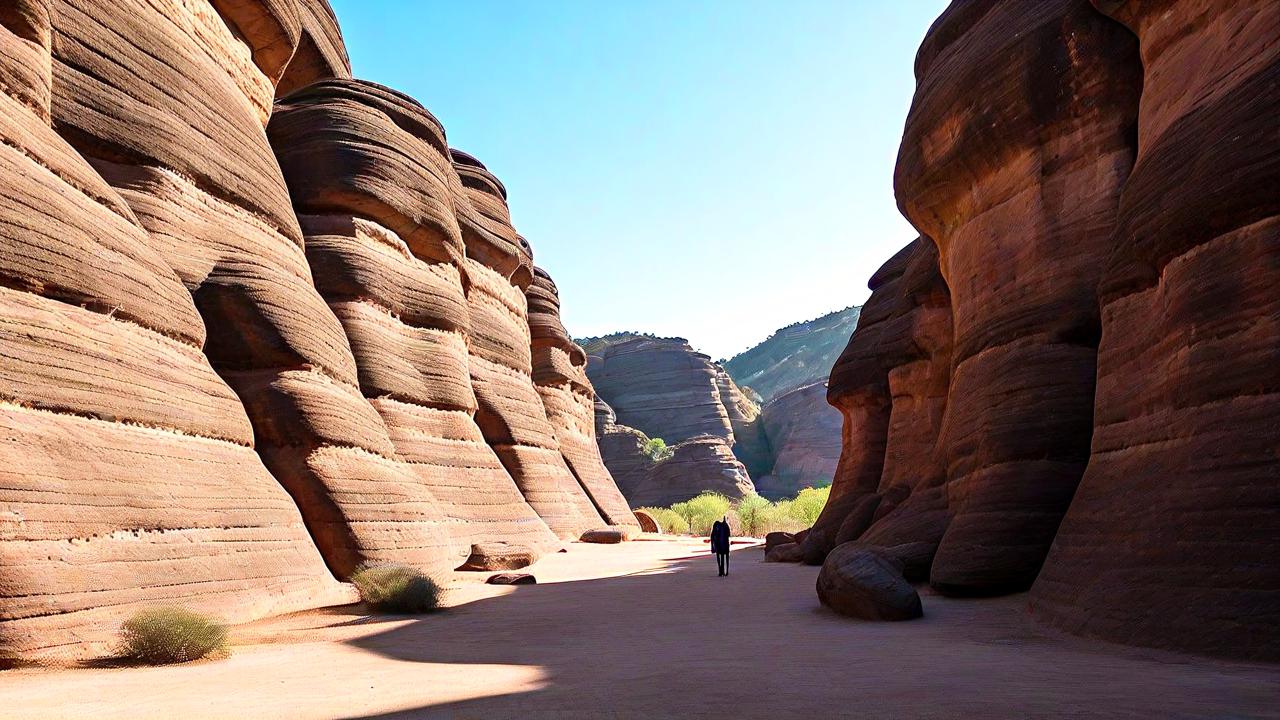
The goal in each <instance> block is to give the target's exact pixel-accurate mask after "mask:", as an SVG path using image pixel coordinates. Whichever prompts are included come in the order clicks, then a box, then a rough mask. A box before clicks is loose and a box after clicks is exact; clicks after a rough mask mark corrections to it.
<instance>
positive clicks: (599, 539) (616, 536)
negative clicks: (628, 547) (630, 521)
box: [578, 527, 631, 545]
mask: <svg viewBox="0 0 1280 720" xmlns="http://www.w3.org/2000/svg"><path fill="white" fill-rule="evenodd" d="M578 539H579V540H581V541H582V542H585V543H600V544H603V545H613V544H616V543H620V542H624V541H626V540H630V539H631V538H630V537H629V536H628V533H627V531H626V530H625V529H623V528H617V527H607V528H597V529H595V530H588V531H586V532H584V533H582V537H580V538H578Z"/></svg>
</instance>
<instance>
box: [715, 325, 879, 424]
mask: <svg viewBox="0 0 1280 720" xmlns="http://www.w3.org/2000/svg"><path fill="white" fill-rule="evenodd" d="M860 310H861V308H859V307H858V306H856V305H855V306H851V307H847V308H845V309H843V310H837V311H835V312H832V313H827V314H826V315H823V316H822V317H820V318H815V319H813V320H808V321H805V322H798V323H794V324H792V325H788V326H786V327H784V328H779V329H778V330H776V331H775V332H774V333H773V334H772V335H770V336H769V337H768V338H767V339H765V341H764V342H762V343H760V344H758V345H756V346H754V347H752V348H749V349H747V350H744V351H742V352H740V353H738V354H737V355H734V356H733V357H731V358H729V359H728V360H726V361H725V362H724V369H725V370H726V371H728V373H729V374H730V375H731V376H733V379H734V381H735V382H737V383H738V384H739V385H743V386H746V387H749V388H751V390H753V391H754V392H756V393H758V398H759V399H758V402H760V403H761V404H765V403H768V402H769V401H771V400H773V399H774V398H775V397H778V396H781V395H784V394H786V393H788V392H790V391H792V390H795V389H797V388H802V387H807V386H809V385H812V384H814V383H816V382H824V381H825V380H826V379H827V376H829V375H830V374H831V367H832V366H833V365H835V362H836V358H838V357H839V356H840V351H841V350H843V349H844V346H845V344H846V343H848V342H849V335H850V334H852V333H853V330H854V328H856V327H857V325H858V313H859V312H860Z"/></svg>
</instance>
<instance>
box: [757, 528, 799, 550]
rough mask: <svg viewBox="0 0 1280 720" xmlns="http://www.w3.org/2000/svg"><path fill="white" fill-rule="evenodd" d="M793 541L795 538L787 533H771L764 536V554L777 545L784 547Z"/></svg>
mask: <svg viewBox="0 0 1280 720" xmlns="http://www.w3.org/2000/svg"><path fill="white" fill-rule="evenodd" d="M795 541H796V536H795V535H793V534H791V533H789V532H781V531H775V532H771V533H769V534H767V535H765V536H764V549H765V552H768V551H770V550H772V549H774V548H775V547H777V546H779V545H785V544H787V543H793V542H795Z"/></svg>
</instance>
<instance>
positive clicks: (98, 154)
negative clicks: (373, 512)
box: [0, 2, 349, 659]
mask: <svg viewBox="0 0 1280 720" xmlns="http://www.w3.org/2000/svg"><path fill="white" fill-rule="evenodd" d="M93 5H94V4H92V3H54V4H52V5H50V4H49V3H46V2H20V3H18V5H17V6H15V7H13V8H11V11H9V12H5V13H2V14H0V20H2V22H3V29H2V30H0V38H3V40H2V41H0V47H2V48H3V51H2V52H0V66H3V68H4V69H3V72H4V74H5V76H6V81H5V83H4V84H5V86H6V91H5V92H4V93H3V94H0V103H3V104H4V105H5V108H4V111H3V112H0V132H3V134H4V136H5V139H4V142H3V143H2V144H0V163H2V164H0V173H3V175H4V177H5V182H4V188H5V189H4V190H3V195H4V200H5V201H4V202H3V203H0V240H2V241H3V251H2V252H0V275H2V276H3V280H4V282H3V286H4V287H3V289H0V305H2V306H3V310H0V355H2V356H3V360H2V361H0V377H2V378H3V380H2V381H0V393H3V397H2V398H0V405H2V406H0V422H2V423H3V424H4V425H5V426H6V428H7V432H5V437H6V441H5V443H4V444H3V448H4V451H3V452H4V456H5V459H6V462H5V463H4V470H3V471H0V549H2V550H3V552H2V553H0V588H2V590H0V655H3V656H7V657H15V656H16V657H21V658H26V659H38V658H49V657H54V658H57V657H73V656H77V655H82V654H84V653H88V652H105V651H109V650H110V649H111V644H112V643H113V642H114V640H115V632H116V630H117V628H118V623H119V621H120V620H121V619H123V618H124V617H126V616H127V615H128V614H129V613H131V612H133V611H134V610H136V609H138V608H139V607H140V605H141V604H142V603H182V604H186V605H191V606H193V607H195V608H198V609H200V610H205V611H211V612H217V613H219V614H221V615H222V616H224V617H226V618H227V619H229V620H232V621H240V620H245V619H249V618H252V617H255V616H259V615H262V614H266V613H271V612H284V611H291V610H297V609H302V608H306V607H311V606H315V605H318V604H326V603H333V602H341V601H344V600H346V599H348V598H349V595H348V593H347V592H346V591H345V590H343V589H342V588H340V586H338V585H337V584H336V583H335V582H334V581H333V579H332V577H331V576H330V574H329V572H328V570H326V569H325V567H324V564H323V562H322V560H321V557H320V555H319V553H317V552H316V549H315V546H314V545H313V544H312V542H311V540H310V538H308V536H307V533H306V531H305V529H304V528H303V524H302V518H301V517H300V515H299V513H298V509H297V507H296V506H295V505H294V504H293V503H292V502H291V501H290V499H289V496H288V495H287V494H286V493H285V492H284V491H283V490H282V489H281V488H280V486H279V484H277V482H276V480H275V479H273V478H272V477H271V475H270V474H268V472H267V469H266V468H265V467H263V464H262V461H261V460H260V459H259V456H258V455H257V454H255V453H254V451H253V445H254V436H255V430H256V428H255V427H254V426H252V425H251V424H250V418H249V417H248V416H247V415H246V412H245V407H244V406H243V405H241V401H240V399H239V398H238V397H237V394H236V393H235V392H233V391H232V388H231V387H228V385H227V383H226V382H225V381H224V379H223V378H220V377H219V376H218V374H217V373H215V372H214V367H212V366H211V365H210V361H211V360H213V362H214V364H215V365H216V364H217V363H218V358H217V357H216V355H215V352H212V351H211V352H209V353H208V357H206V354H205V353H202V352H201V348H202V347H205V348H207V349H214V348H218V347H220V339H219V337H218V335H217V334H216V333H214V332H209V333H206V327H205V323H204V322H203V321H202V318H201V313H200V312H198V311H197V307H199V306H200V305H201V304H202V302H201V301H202V300H204V299H205V297H207V295H206V296H201V295H199V294H198V293H197V294H196V297H195V298H194V302H193V296H192V295H193V293H192V292H189V291H190V290H194V289H195V288H196V286H197V285H198V284H199V283H197V282H193V280H194V277H193V276H194V275H195V271H194V268H195V266H197V265H202V266H203V269H204V273H205V274H206V275H208V274H212V272H213V267H214V266H215V265H216V264H217V262H218V260H217V256H218V252H219V250H225V249H226V248H225V246H223V247H220V248H214V247H209V246H204V245H202V243H201V242H200V240H201V239H203V238H205V237H208V236H210V235H216V236H222V237H223V242H226V236H229V235H232V234H233V232H232V231H233V230H234V231H239V232H241V233H242V235H241V237H244V238H246V239H248V241H249V242H253V241H255V240H257V239H259V238H262V237H263V236H264V235H269V234H270V233H273V232H276V230H275V229H274V228H271V226H270V224H269V223H268V222H265V221H263V220H261V219H260V218H261V217H263V216H265V215H268V214H270V210H271V209H274V208H268V207H266V206H259V207H256V208H255V211H257V212H248V211H245V209H244V207H243V206H242V205H240V204H238V203H237V202H236V200H235V199H236V198H237V192H234V191H230V190H228V191H226V192H224V191H223V190H224V188H223V186H222V185H221V184H220V182H219V181H221V180H229V179H230V176H231V175H232V174H233V171H232V168H233V167H238V166H239V165H238V162H237V159H244V158H246V157H247V156H252V155H253V152H252V150H251V149H252V148H259V149H265V148H266V145H265V138H264V136H263V135H262V126H261V119H260V118H261V116H260V114H259V112H260V110H261V109H262V108H263V107H266V108H269V107H270V96H271V86H270V81H269V80H268V78H267V77H266V75H265V73H264V72H263V71H262V70H261V69H259V68H258V66H257V65H255V64H254V62H253V57H252V54H251V52H250V49H249V46H248V45H246V44H245V42H247V41H246V40H241V39H238V38H237V37H236V36H235V35H234V34H233V33H232V32H231V31H230V30H229V29H228V27H227V26H226V25H225V24H224V23H223V21H222V20H221V19H219V16H218V15H217V14H216V13H214V12H213V11H212V9H209V8H205V9H204V11H203V12H198V11H196V10H193V9H192V8H190V7H186V6H180V5H176V4H175V5H174V6H173V7H168V8H150V7H149V8H148V9H146V10H144V9H142V8H127V9H126V8H122V7H117V6H110V7H107V6H93ZM90 18H92V21H90ZM51 21H52V23H53V24H52V25H51V24H50V23H51ZM161 44H163V45H164V46H166V47H170V48H171V49H172V54H171V55H172V56H171V57H168V58H166V59H167V61H168V62H167V63H160V62H159V61H158V60H156V59H155V58H153V57H151V56H150V55H148V53H147V52H146V50H147V48H148V47H150V48H154V47H159V46H160V45H161ZM108 46H110V47H111V48H112V49H111V51H110V52H106V51H105V48H107V47H108ZM51 48H52V49H54V50H55V51H56V57H55V58H52V60H51V56H50V50H51ZM104 54H105V55H106V56H109V57H110V58H111V60H110V61H107V60H105V59H104V57H103V56H104ZM170 73H187V74H188V77H189V78H193V79H197V80H198V79H200V78H206V75H207V76H208V77H207V78H206V79H207V82H205V83H203V84H200V83H198V82H188V83H187V85H188V87H185V88H184V89H183V90H182V92H183V93H194V94H200V95H203V96H204V97H205V98H206V99H207V100H208V101H209V102H217V103H220V104H221V107H220V113H221V116H222V117H223V118H225V119H226V120H227V121H228V122H238V123H242V124H241V125H240V126H239V133H238V134H236V133H229V132H223V133H222V134H221V135H220V137H221V138H222V139H224V140H226V141H227V146H226V148H224V153H223V154H222V155H221V156H220V157H219V158H218V159H217V160H216V161H214V160H210V161H209V166H208V167H209V170H210V172H209V173H208V174H206V175H205V176H203V178H202V180H203V181H204V182H205V183H206V184H205V187H209V188H215V187H216V188H219V191H218V197H217V198H215V197H213V196H212V195H209V194H207V193H206V192H205V191H204V190H201V189H199V188H198V187H196V186H195V185H194V184H193V183H192V181H191V180H190V179H189V178H191V177H193V176H194V175H195V174H196V173H194V172H187V171H189V170H190V169H191V167H192V166H195V165H199V164H200V163H202V162H203V161H204V160H206V159H207V158H206V157H205V156H204V154H205V153H208V154H210V155H212V154H213V152H212V150H213V148H212V146H211V145H210V144H209V141H208V139H207V138H206V139H205V142H204V144H203V145H202V144H201V143H200V142H196V141H195V140H194V137H193V136H194V134H195V132H194V131H192V130H191V128H193V126H196V125H199V122H198V121H197V120H195V119H194V118H191V117H185V116H183V114H184V113H187V112H190V113H192V114H198V113H199V112H200V110H201V109H202V108H203V107H205V106H204V105H203V104H201V103H199V102H193V101H192V100H191V98H189V97H184V98H181V99H178V98H174V97H172V96H169V95H164V94H163V93H161V91H160V90H158V89H157V88H159V87H163V86H165V82H164V81H165V80H166V79H169V78H170V75H169V74H170ZM139 77H141V78H143V80H142V82H139V80H138V78H139ZM153 80H154V84H152V82H151V81H153ZM142 103H145V106H144V105H143V104H142ZM139 108H141V112H142V115H141V116H139V115H136V114H134V110H135V109H139ZM113 113H114V115H113ZM51 118H52V119H53V120H54V121H55V122H56V123H57V127H58V128H59V129H60V130H61V131H63V132H64V133H65V134H66V135H67V136H69V137H70V138H71V139H72V140H73V141H74V143H75V146H76V149H73V147H72V146H71V145H69V144H68V143H67V142H65V141H64V139H63V138H61V137H59V136H58V135H57V134H55V133H54V131H53V130H52V129H51V127H50V120H51ZM182 128H186V129H187V130H188V131H190V132H191V133H192V134H191V135H188V136H186V139H191V140H192V142H191V144H190V145H189V146H184V147H179V146H178V143H180V142H181V139H182V138H180V137H179V136H180V135H181V134H182V133H181V129H182ZM126 129H127V132H126ZM205 129H208V130H209V131H210V132H211V133H213V134H214V135H215V136H217V135H218V133H219V132H221V131H223V130H225V127H221V126H219V127H217V128H205ZM233 135H234V136H235V137H236V141H233V140H232V137H233ZM255 138H256V140H255ZM144 148H154V152H150V153H146V154H145V157H147V158H148V160H147V166H146V169H145V170H144V169H143V168H141V167H140V166H135V165H133V164H131V163H126V162H116V161H124V160H125V159H126V157H142V156H144V152H145V151H144ZM85 156H88V157H89V160H90V161H92V162H93V163H94V165H91V164H90V162H89V161H87V160H86V158H85ZM266 157H267V158H268V159H269V158H270V151H269V150H267V151H266ZM268 164H269V165H271V166H274V163H273V162H271V163H268ZM173 165H181V166H183V169H184V172H183V173H182V174H181V175H179V174H178V173H177V172H175V171H174V170H173V169H172V166H173ZM215 165H220V167H214V166H215ZM95 166H96V167H95ZM243 170H244V175H243V176H242V179H243V180H244V181H245V182H246V183H248V182H251V180H250V178H252V179H253V180H257V181H261V182H262V183H263V185H262V187H261V188H260V189H261V193H255V194H256V195H257V198H258V199H261V200H269V199H270V197H271V196H272V195H273V193H274V191H275V189H276V188H274V187H273V186H272V185H271V183H270V174H269V173H266V172H265V171H264V169H263V165H262V164H261V163H257V162H256V161H246V167H244V168H243ZM223 171H225V172H226V174H222V173H223ZM260 171H261V172H260ZM100 172H102V173H106V174H108V177H109V179H110V180H111V183H110V184H109V183H108V182H107V181H106V180H104V179H103V177H102V174H100ZM112 185H115V187H113V186H112ZM236 189H237V190H244V191H245V194H249V193H248V186H247V185H244V186H239V187H237V188H236ZM192 203H194V204H196V205H198V206H199V207H200V208H202V209H203V210H204V211H206V212H207V213H209V214H208V215H200V214H195V213H191V212H190V204H192ZM259 213H260V214H259ZM280 217H281V219H282V221H283V220H286V219H287V217H285V216H280ZM175 226H183V227H185V231H184V233H183V238H184V239H182V240H181V241H180V242H179V241H177V240H175V237H174V235H175V234H176V233H175V232H174V228H175ZM275 240H278V241H279V243H278V247H277V245H276V243H275V242H274V241H275ZM292 240H294V241H296V237H294V238H292ZM263 244H264V247H262V248H261V253H260V254H261V259H262V261H263V262H264V264H267V265H270V264H271V263H273V262H275V258H276V257H277V255H275V254H273V253H275V252H279V253H280V254H281V255H282V256H283V258H285V262H291V261H295V260H301V250H300V249H299V248H298V246H297V244H296V242H291V239H290V238H288V237H285V236H283V235H280V234H279V233H278V232H276V234H275V235H272V236H271V237H270V239H269V240H265V241H264V243H263ZM228 252H230V251H229V250H228ZM179 257H184V258H185V262H183V263H178V262H177V258H179ZM299 269H301V271H302V272H303V273H304V275H303V278H305V263H302V262H297V263H296V264H293V265H291V266H290V267H289V270H290V271H292V272H295V273H296V272H298V270H299ZM184 282H185V283H188V284H187V286H186V287H184ZM299 284H300V285H301V287H302V288H304V289H309V287H310V286H309V284H307V283H305V280H304V281H303V282H301V283H299ZM219 369H222V368H219ZM232 547H234V548H236V551H235V552H228V549H229V548H232Z"/></svg>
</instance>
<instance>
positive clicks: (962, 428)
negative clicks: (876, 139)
mask: <svg viewBox="0 0 1280 720" xmlns="http://www.w3.org/2000/svg"><path fill="white" fill-rule="evenodd" d="M1277 37H1280V6H1277V5H1276V4H1275V3H1269V2H1253V1H1249V0H1240V1H1233V2H1225V3H1206V2H1201V1H1200V0H1167V1H1164V2H1156V3H1143V2H1136V1H1131V0H1095V2H1094V3H1092V4H1091V3H1088V2H1084V1H1082V0H1054V1H1053V2H1045V3H1023V2H1018V1H1017V0H993V1H992V2H983V3H978V2H974V3H953V4H952V5H951V6H950V7H949V8H948V9H947V10H946V11H945V12H944V13H943V14H942V16H941V17H939V18H938V20H937V21H936V22H935V24H934V25H933V27H932V28H931V29H930V31H929V33H928V35H927V36H926V38H925V40H924V42H923V44H922V45H921V47H920V50H919V53H918V55H917V60H916V79H917V86H916V93H915V98H914V100H913V102H912V106H911V110H910V113H909V115H908V119H907V122H906V128H905V131H904V135H903V140H902V145H901V148H900V151H899V155H898V164H897V172H896V175H895V179H894V185H895V190H896V195H897V198H898V202H899V206H900V208H901V210H902V212H903V213H904V215H906V216H907V218H908V219H909V220H911V222H912V223H913V224H914V225H915V227H916V228H917V229H918V230H919V231H920V232H921V237H920V238H919V239H917V240H915V241H914V242H912V243H910V244H909V245H907V246H906V247H904V248H903V249H902V250H901V251H900V252H898V253H897V254H896V255H895V256H894V257H893V258H892V259H890V260H889V261H888V262H887V263H885V265H884V266H883V267H882V268H881V269H880V270H879V271H878V272H876V273H875V274H874V275H873V276H872V278H871V279H870V281H869V287H870V289H871V290H872V295H871V298H870V299H869V300H868V301H867V303H866V304H865V306H864V307H863V310H862V314H861V317H860V318H859V320H858V326H857V329H856V331H855V332H854V333H853V335H852V337H851V338H850V340H849V343H848V345H847V347H846V348H845V350H844V352H843V353H842V354H841V356H840V359H839V361H838V362H837V363H836V366H835V368H834V369H833V371H832V375H831V379H830V384H829V390H828V399H829V400H830V402H831V404H832V405H834V406H835V407H837V408H839V410H840V412H841V413H842V415H843V418H844V426H843V427H844V429H843V433H844V435H843V451H842V454H841V457H840V461H839V468H838V470H837V472H836V476H835V483H834V485H833V489H832V493H831V501H830V502H829V504H828V505H827V507H826V508H825V509H824V512H823V514H822V516H821V517H820V518H819V520H818V522H817V524H816V525H815V526H814V528H813V529H812V531H811V532H809V533H808V534H807V535H806V536H805V537H804V538H803V540H802V543H801V548H802V550H803V553H800V554H798V557H803V559H804V561H805V562H807V563H810V564H823V569H822V576H820V578H819V580H818V586H819V592H820V594H824V597H823V601H824V602H825V603H827V604H829V605H831V606H832V607H835V608H836V609H838V610H842V611H845V612H849V613H851V614H862V613H871V612H882V611H881V610H872V609H871V605H873V604H869V603H868V602H866V597H865V596H866V595H867V594H868V593H871V594H872V595H876V594H877V593H879V595H878V597H879V599H881V600H883V601H884V602H885V603H892V604H894V605H895V607H904V605H903V603H904V602H906V600H904V599H903V595H902V593H903V585H902V584H901V583H902V580H903V579H905V580H907V581H911V582H923V581H927V582H928V583H929V584H930V585H931V586H932V588H933V589H934V590H935V591H937V592H941V593H944V594H947V595H954V596H961V597H963V596H981V595H1000V594H1008V593H1015V592H1029V595H1028V598H1029V605H1030V609H1031V613H1032V615H1033V616H1034V617H1035V618H1037V619H1039V620H1041V621H1043V622H1045V623H1047V624H1049V625H1051V626H1054V627H1057V628H1060V629H1063V630H1066V631H1069V632H1071V633H1075V634H1080V635H1086V636H1091V637H1096V638H1101V639H1105V640H1109V641H1113V642H1122V643H1128V644H1136V645H1143V646H1151V647H1160V648H1168V649H1174V650H1182V651H1194V652H1200V653H1209V654H1217V655H1224V656H1230V657H1237V658H1253V659H1271V660H1274V659H1277V658H1278V657H1280V656H1278V655H1277V654H1276V652H1277V648H1280V616H1277V614H1276V612H1275V608H1276V607H1277V603H1276V601H1277V598H1280V554H1277V553H1276V544H1275V539H1276V538H1277V537H1280V483H1278V482H1277V478H1278V477H1280V474H1278V473H1280V457H1277V455H1276V448H1277V447H1280V434H1278V433H1280V374H1277V373H1276V371H1275V368H1276V367H1280V365H1278V364H1277V360H1280V355H1277V353H1278V352H1280V325H1278V324H1277V318H1280V277H1277V274H1276V273H1277V268H1280V242H1277V239H1278V237H1277V230H1278V228H1280V217H1278V215H1280V193H1277V190H1276V189H1277V188H1280V152H1277V147H1280V126H1277V125H1276V123H1275V117H1276V116H1277V110H1278V109H1280V90H1277V87H1278V86H1277V79H1278V78H1280V44H1277V43H1276V42H1275V40H1276V38H1277ZM837 547H839V548H841V550H840V552H835V550H836V548H837ZM868 557H876V558H881V560H880V561H878V564H877V563H873V562H869V561H868V560H867V559H866V558H868ZM895 578H896V579H895Z"/></svg>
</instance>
